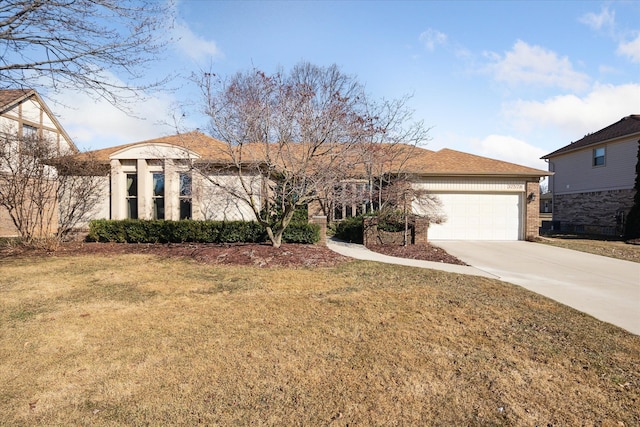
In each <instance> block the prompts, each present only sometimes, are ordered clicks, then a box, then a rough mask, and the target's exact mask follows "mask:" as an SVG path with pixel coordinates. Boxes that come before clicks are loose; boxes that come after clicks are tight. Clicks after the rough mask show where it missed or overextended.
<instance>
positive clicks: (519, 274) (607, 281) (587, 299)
mask: <svg viewBox="0 0 640 427" xmlns="http://www.w3.org/2000/svg"><path fill="white" fill-rule="evenodd" d="M430 243H431V244H433V245H435V246H439V247H441V248H442V249H444V250H446V251H447V252H448V253H450V254H451V255H454V256H456V257H458V258H459V259H461V260H462V261H464V262H466V263H467V264H469V265H471V266H473V267H475V268H477V269H480V270H483V271H486V272H487V273H490V274H493V275H495V276H497V277H498V278H499V279H500V280H503V281H505V282H510V283H514V284H516V285H520V286H522V287H524V288H526V289H529V290H531V291H533V292H536V293H538V294H541V295H544V296H546V297H549V298H551V299H554V300H556V301H558V302H561V303H563V304H565V305H568V306H570V307H573V308H575V309H577V310H580V311H582V312H584V313H587V314H590V315H591V316H593V317H595V318H597V319H600V320H604V321H605V322H609V323H612V324H614V325H617V326H620V327H621V328H624V329H626V330H628V331H630V332H633V333H634V334H637V335H640V264H638V263H633V262H630V261H620V260H617V259H613V258H607V257H603V256H598V255H591V254H587V253H584V252H577V251H572V250H569V249H562V248H557V247H553V246H549V245H544V244H540V243H531V242H523V241H519V242H488V241H444V240H434V241H432V242H430Z"/></svg>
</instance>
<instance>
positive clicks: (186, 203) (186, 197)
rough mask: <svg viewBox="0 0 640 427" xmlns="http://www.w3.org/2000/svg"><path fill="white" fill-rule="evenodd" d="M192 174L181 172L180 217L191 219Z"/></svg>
mask: <svg viewBox="0 0 640 427" xmlns="http://www.w3.org/2000/svg"><path fill="white" fill-rule="evenodd" d="M191 184H192V182H191V175H190V174H188V173H181V174H180V219H191Z"/></svg>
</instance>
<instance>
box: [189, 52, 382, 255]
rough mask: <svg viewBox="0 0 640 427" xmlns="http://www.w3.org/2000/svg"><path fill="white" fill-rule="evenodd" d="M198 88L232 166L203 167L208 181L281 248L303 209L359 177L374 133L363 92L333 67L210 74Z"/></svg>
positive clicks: (212, 127)
mask: <svg viewBox="0 0 640 427" xmlns="http://www.w3.org/2000/svg"><path fill="white" fill-rule="evenodd" d="M199 84H200V87H201V88H202V89H203V92H204V95H205V98H206V102H207V114H208V115H209V117H210V119H211V120H210V124H211V132H212V134H213V136H214V137H216V138H218V139H220V140H222V141H225V142H226V143H227V147H226V149H225V151H226V152H225V156H226V157H227V158H228V159H229V164H230V167H229V168H223V167H221V166H220V165H213V167H211V166H212V165H209V166H210V167H208V168H204V169H202V168H201V169H202V170H205V173H204V174H203V175H205V176H208V177H209V179H210V180H211V182H212V183H213V184H215V185H218V186H220V187H223V188H224V189H225V190H226V191H227V192H229V193H230V194H232V195H233V196H234V197H237V198H239V199H240V200H242V201H243V202H244V203H245V204H247V205H248V206H250V207H251V210H252V211H253V213H254V215H255V218H256V220H257V221H258V222H259V223H260V224H261V225H262V226H263V227H265V229H266V232H267V234H268V236H269V239H270V240H271V242H272V244H273V245H274V246H276V247H278V246H280V244H281V241H282V233H283V232H284V230H285V229H286V227H287V226H288V225H289V222H290V221H291V218H292V217H293V214H294V211H295V209H296V208H297V207H299V206H303V205H305V204H307V203H309V202H310V201H312V200H315V199H317V197H318V190H319V189H323V188H328V187H329V186H331V185H333V183H335V182H337V181H339V180H341V179H344V178H347V177H349V176H350V175H352V174H353V172H354V170H353V164H354V159H355V156H357V155H358V152H357V151H356V150H354V147H355V146H357V145H358V144H360V143H363V142H364V141H368V140H370V139H371V138H372V135H371V134H372V132H375V131H376V130H375V129H376V128H375V123H374V120H373V118H372V117H371V116H370V115H369V114H368V109H369V107H368V105H367V97H366V95H365V92H364V88H363V86H362V85H360V84H359V83H358V82H357V80H356V79H355V78H354V77H352V76H348V75H346V74H344V73H342V72H341V71H340V70H339V69H338V67H337V66H335V65H334V66H330V67H326V68H325V67H319V66H315V65H312V64H309V63H301V64H299V65H297V66H295V67H293V69H292V70H291V71H290V72H288V73H285V72H284V71H279V72H277V73H275V74H273V75H268V74H266V73H264V72H262V71H260V70H257V69H254V70H252V71H250V72H246V73H238V74H236V75H234V76H233V77H231V78H230V79H228V80H222V79H219V78H217V76H215V75H212V74H205V75H204V77H203V78H202V79H201V80H200V81H199ZM214 171H218V175H219V176H229V175H230V174H231V175H233V176H234V177H235V178H236V179H235V180H234V181H233V183H231V182H230V181H229V180H220V179H216V177H215V174H214Z"/></svg>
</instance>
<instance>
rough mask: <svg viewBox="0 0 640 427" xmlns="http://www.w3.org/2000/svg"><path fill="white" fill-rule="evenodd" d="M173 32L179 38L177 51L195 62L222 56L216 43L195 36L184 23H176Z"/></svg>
mask: <svg viewBox="0 0 640 427" xmlns="http://www.w3.org/2000/svg"><path fill="white" fill-rule="evenodd" d="M173 31H174V33H175V36H176V38H177V43H176V47H177V50H178V51H179V52H180V53H181V54H184V55H186V56H187V57H189V58H191V59H193V60H195V61H201V60H203V59H209V58H216V57H219V56H221V55H222V52H221V51H220V49H218V46H217V45H216V43H215V42H214V41H212V40H206V39H205V38H203V37H200V36H199V35H197V34H195V33H194V32H193V31H192V30H191V28H189V26H188V25H187V23H186V22H184V21H178V22H176V24H175V28H174V30H173Z"/></svg>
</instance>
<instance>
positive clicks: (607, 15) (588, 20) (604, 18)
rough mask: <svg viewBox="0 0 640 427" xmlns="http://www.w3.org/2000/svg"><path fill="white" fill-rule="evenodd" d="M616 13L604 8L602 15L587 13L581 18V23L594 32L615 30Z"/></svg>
mask: <svg viewBox="0 0 640 427" xmlns="http://www.w3.org/2000/svg"><path fill="white" fill-rule="evenodd" d="M615 20H616V13H615V11H609V8H608V7H607V6H604V7H603V8H602V10H601V11H600V13H593V12H591V13H587V14H584V15H583V16H581V17H580V19H579V21H580V22H582V23H583V24H586V25H588V26H589V27H590V28H591V29H593V30H598V31H599V30H603V29H610V28H613V27H614V25H615Z"/></svg>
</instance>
